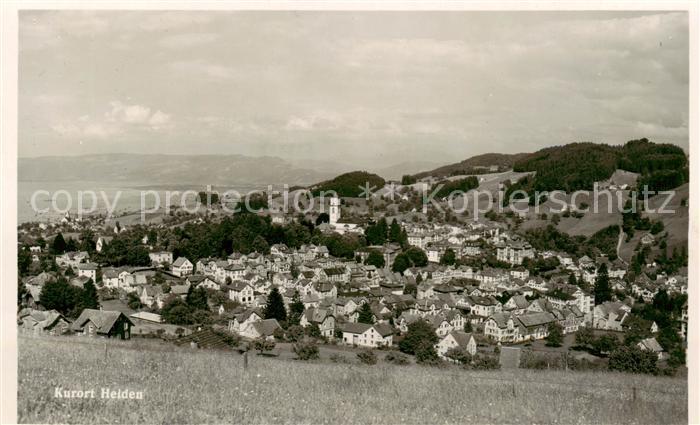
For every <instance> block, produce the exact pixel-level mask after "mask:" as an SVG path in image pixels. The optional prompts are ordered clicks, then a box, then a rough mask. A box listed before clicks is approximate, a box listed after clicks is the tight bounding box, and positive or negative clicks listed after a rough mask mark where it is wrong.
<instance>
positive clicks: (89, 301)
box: [80, 279, 100, 310]
mask: <svg viewBox="0 0 700 425" xmlns="http://www.w3.org/2000/svg"><path fill="white" fill-rule="evenodd" d="M80 308H81V310H82V309H85V308H92V309H98V308H100V299H99V297H98V296H97V288H96V287H95V284H94V283H92V279H88V281H87V282H85V283H84V284H83V292H82V294H81V296H80Z"/></svg>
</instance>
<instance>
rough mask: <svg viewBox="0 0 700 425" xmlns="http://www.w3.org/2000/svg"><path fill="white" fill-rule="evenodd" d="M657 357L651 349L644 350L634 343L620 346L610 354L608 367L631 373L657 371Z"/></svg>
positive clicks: (654, 372) (655, 372) (652, 372)
mask: <svg viewBox="0 0 700 425" xmlns="http://www.w3.org/2000/svg"><path fill="white" fill-rule="evenodd" d="M656 361H657V357H656V354H654V353H653V352H651V351H644V350H642V349H641V348H639V347H637V346H636V345H632V346H621V347H618V348H617V349H615V351H613V352H612V353H611V354H610V361H609V362H608V369H610V370H616V371H620V372H632V373H651V374H657V373H658V371H659V370H658V366H657V364H656Z"/></svg>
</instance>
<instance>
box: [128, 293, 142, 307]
mask: <svg viewBox="0 0 700 425" xmlns="http://www.w3.org/2000/svg"><path fill="white" fill-rule="evenodd" d="M126 299H127V302H126V305H128V306H129V308H130V309H132V310H138V309H140V308H141V307H142V306H143V304H141V299H140V298H139V296H138V295H136V292H129V294H128V295H127V296H126Z"/></svg>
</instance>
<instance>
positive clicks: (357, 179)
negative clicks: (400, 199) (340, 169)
mask: <svg viewBox="0 0 700 425" xmlns="http://www.w3.org/2000/svg"><path fill="white" fill-rule="evenodd" d="M385 183H386V181H385V180H384V179H383V178H382V177H380V176H378V175H376V174H372V173H368V172H366V171H352V172H350V173H345V174H341V175H339V176H338V177H336V178H334V179H332V180H327V181H324V182H321V183H317V184H315V185H313V186H311V187H310V189H311V192H312V193H313V195H314V196H317V195H318V194H319V193H320V192H323V191H325V192H329V191H335V192H336V193H337V194H338V196H341V197H351V198H354V197H358V196H361V195H362V191H363V189H362V188H364V187H366V185H367V184H369V188H370V189H371V190H372V191H375V190H377V189H381V188H383V187H384V184H385Z"/></svg>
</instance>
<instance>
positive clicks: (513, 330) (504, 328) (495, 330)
mask: <svg viewBox="0 0 700 425" xmlns="http://www.w3.org/2000/svg"><path fill="white" fill-rule="evenodd" d="M514 317H515V316H513V315H511V314H510V313H495V314H492V315H490V316H489V318H488V319H486V321H485V322H484V335H486V336H487V337H488V338H489V339H492V340H494V341H496V342H514V341H515V340H516V339H517V333H518V329H517V326H518V323H516V320H515V318H514Z"/></svg>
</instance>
